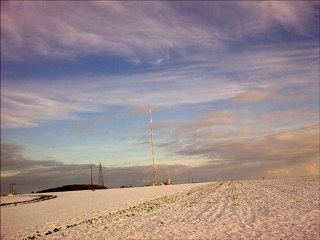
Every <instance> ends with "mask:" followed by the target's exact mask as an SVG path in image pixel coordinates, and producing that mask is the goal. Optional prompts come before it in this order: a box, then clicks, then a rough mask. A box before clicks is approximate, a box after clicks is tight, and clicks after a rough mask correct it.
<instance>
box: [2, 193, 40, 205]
mask: <svg viewBox="0 0 320 240" xmlns="http://www.w3.org/2000/svg"><path fill="white" fill-rule="evenodd" d="M36 198H37V197H36V196H28V195H12V196H3V197H0V202H1V204H3V203H15V202H24V201H30V200H33V199H36Z"/></svg>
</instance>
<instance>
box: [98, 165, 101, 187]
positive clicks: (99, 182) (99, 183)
mask: <svg viewBox="0 0 320 240" xmlns="http://www.w3.org/2000/svg"><path fill="white" fill-rule="evenodd" d="M98 185H101V163H100V164H99V181H98Z"/></svg>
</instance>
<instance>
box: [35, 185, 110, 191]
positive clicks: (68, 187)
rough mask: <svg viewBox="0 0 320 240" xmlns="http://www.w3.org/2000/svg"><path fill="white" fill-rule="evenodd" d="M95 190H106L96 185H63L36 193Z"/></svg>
mask: <svg viewBox="0 0 320 240" xmlns="http://www.w3.org/2000/svg"><path fill="white" fill-rule="evenodd" d="M92 189H93V190H95V189H107V187H105V186H100V185H96V184H93V185H91V184H73V185H65V186H62V187H56V188H49V189H45V190H41V191H38V192H37V193H47V192H66V191H81V190H92Z"/></svg>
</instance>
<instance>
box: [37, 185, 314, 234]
mask: <svg viewBox="0 0 320 240" xmlns="http://www.w3.org/2000/svg"><path fill="white" fill-rule="evenodd" d="M293 181H294V180H288V181H279V180H251V181H235V182H231V181H229V182H217V183H212V184H209V185H204V186H200V187H197V188H193V189H190V190H187V191H184V192H180V193H177V194H174V195H169V196H165V197H162V198H157V199H154V200H151V201H147V202H144V203H142V204H139V205H136V206H130V207H128V208H124V209H120V210H115V211H113V212H108V213H104V214H103V213H101V215H100V216H97V217H94V218H90V219H83V220H82V221H80V222H77V223H75V224H77V225H76V226H72V227H70V226H69V227H63V228H61V229H58V228H54V229H56V231H54V229H51V230H50V231H51V233H50V234H47V235H45V234H43V233H40V234H39V235H40V236H39V237H40V238H44V239H61V238H62V237H63V238H64V239H79V237H81V239H197V240H198V239H280V238H282V239H284V238H287V239H288V238H289V239H319V237H320V236H319V226H318V222H319V217H318V216H319V208H318V207H317V206H318V205H317V201H318V199H315V198H314V197H311V198H306V199H301V195H302V193H303V192H304V188H303V186H304V185H306V186H310V189H309V191H310V194H309V196H316V195H317V193H316V192H317V191H318V188H317V187H316V185H314V184H313V183H312V184H311V185H310V183H308V182H306V180H304V179H302V180H300V179H299V181H300V182H301V183H300V184H298V185H297V187H296V188H293V186H295V185H294V182H293ZM293 201H301V203H297V204H296V205H294V207H292V206H291V205H290V204H291V203H293ZM309 201H311V202H310V203H309ZM73 224H74V223H73ZM46 231H47V230H46ZM31 237H33V236H31ZM35 237H36V238H37V237H38V236H35Z"/></svg>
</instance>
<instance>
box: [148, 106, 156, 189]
mask: <svg viewBox="0 0 320 240" xmlns="http://www.w3.org/2000/svg"><path fill="white" fill-rule="evenodd" d="M149 117H150V132H151V134H150V138H151V153H152V166H153V183H152V185H153V186H155V185H156V168H155V165H154V141H153V128H152V111H151V107H150V106H149Z"/></svg>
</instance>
